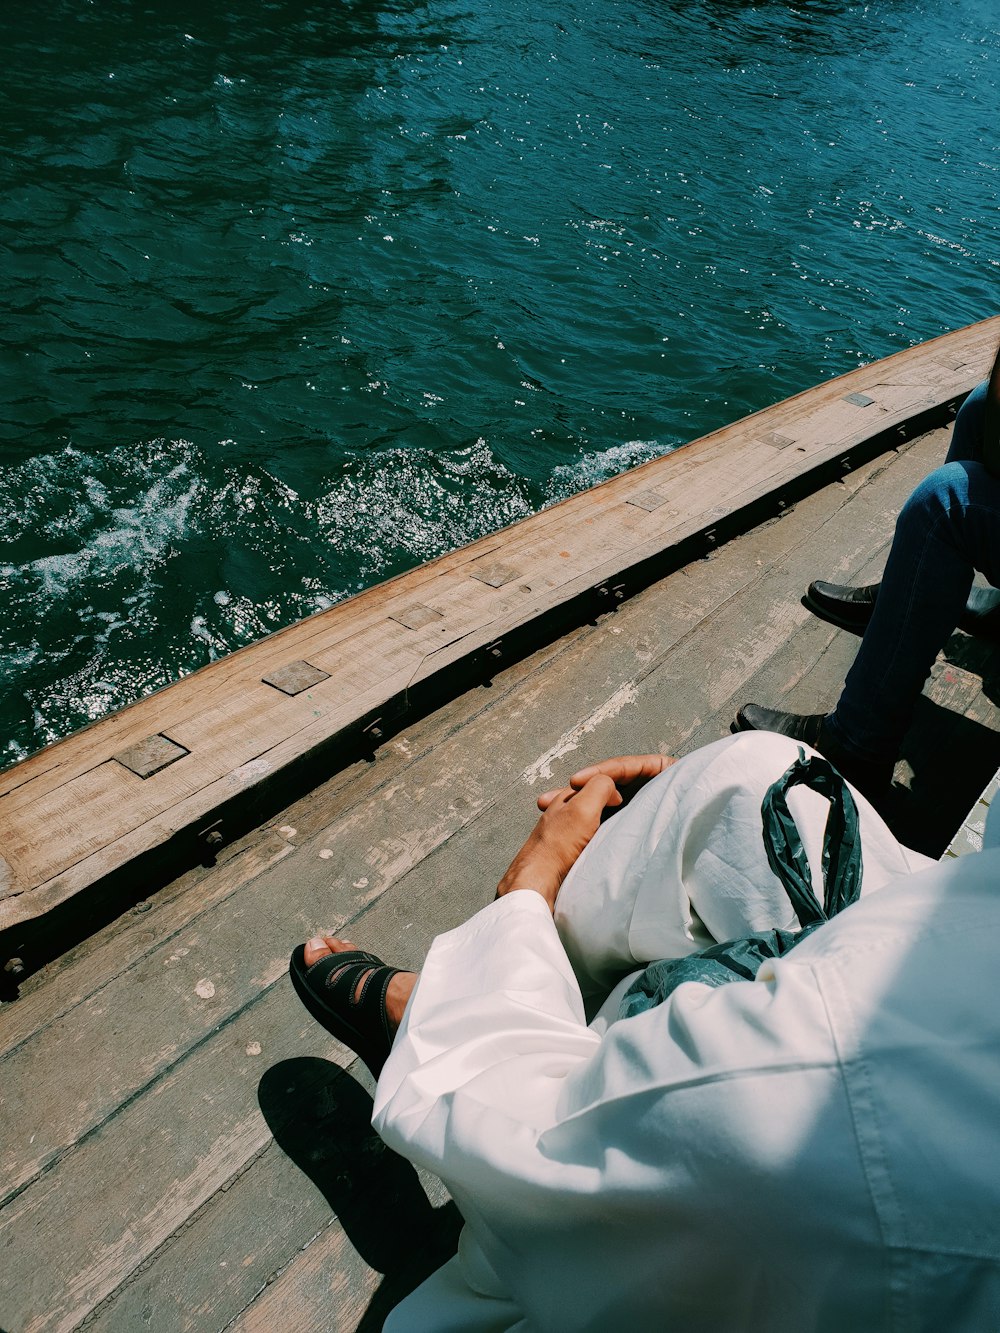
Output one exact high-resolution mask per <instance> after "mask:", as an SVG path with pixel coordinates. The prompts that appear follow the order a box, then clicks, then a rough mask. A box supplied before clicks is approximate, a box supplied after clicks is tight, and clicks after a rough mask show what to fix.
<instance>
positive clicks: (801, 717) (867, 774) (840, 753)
mask: <svg viewBox="0 0 1000 1333" xmlns="http://www.w3.org/2000/svg"><path fill="white" fill-rule="evenodd" d="M826 719H827V714H826V713H783V712H782V711H781V710H780V709H778V708H765V707H763V705H762V704H744V705H743V707H742V708H741V709H740V710H739V712H738V713H737V714H736V720H735V722H734V723H733V725H732V728H731V729H732V730H733V731H734V732H736V731H776V732H777V733H778V735H779V736H788V737H790V738H791V739H792V740H793V741H804V742H805V743H806V745H811V746H812V748H813V749H814V750H818V751H819V752H820V754H821V755H824V756H825V757H826V758H827V759H829V761H830V763H831V764H833V766H834V768H835V769H837V771H838V772H839V773H840V774H841V776H842V777H844V778H846V779H847V781H848V782H849V783H851V785H852V786H854V787H857V789H858V791H860V792H862V793H863V794H864V795H865V796H867V797H868V799H869V801H871V802H872V804H873V805H876V806H877V805H878V804H879V802H880V801H881V800H882V798H883V797H884V796H885V795H886V793H887V792H888V789H889V786H890V784H891V782H892V770H893V768H894V767H895V765H894V764H893V763H892V761H891V760H871V759H860V758H858V757H856V756H855V755H851V754H848V753H847V751H846V750H845V749H844V747H843V746H842V745H840V744H839V743H838V742H837V741H836V740H835V739H834V738H833V736H831V735H830V733H829V731H828V729H827V726H826Z"/></svg>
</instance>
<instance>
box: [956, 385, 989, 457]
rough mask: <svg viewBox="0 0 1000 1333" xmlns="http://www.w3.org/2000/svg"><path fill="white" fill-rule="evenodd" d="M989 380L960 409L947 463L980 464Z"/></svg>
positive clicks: (971, 394) (977, 388)
mask: <svg viewBox="0 0 1000 1333" xmlns="http://www.w3.org/2000/svg"><path fill="white" fill-rule="evenodd" d="M988 388H989V380H983V382H982V384H977V385H976V387H975V388H974V389H973V390H972V392H971V393H970V394H969V396H968V398H966V400H965V402H964V403H963V404H962V406H961V407H960V408H959V409H958V416H957V417H956V418H955V425H954V428H953V429H952V432H951V445H950V446H949V449H948V456H947V457H946V458H945V462H946V463H959V462H962V461H963V460H964V461H966V462H978V461H979V460H980V459H981V458H982V454H983V424H984V422H985V420H986V391H987V389H988Z"/></svg>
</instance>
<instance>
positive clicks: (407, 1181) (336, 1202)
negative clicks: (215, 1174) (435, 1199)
mask: <svg viewBox="0 0 1000 1333" xmlns="http://www.w3.org/2000/svg"><path fill="white" fill-rule="evenodd" d="M257 1100H258V1104H259V1105H260V1111H261V1115H262V1116H263V1117H264V1119H265V1121H266V1122H267V1125H268V1128H269V1129H270V1131H271V1133H272V1134H273V1135H274V1141H275V1143H277V1145H278V1146H279V1147H280V1148H281V1149H282V1151H283V1152H284V1153H285V1154H286V1155H287V1156H288V1157H289V1158H290V1159H291V1161H292V1162H293V1163H294V1164H295V1165H296V1166H297V1167H298V1169H299V1170H300V1171H301V1172H302V1173H303V1174H304V1175H306V1176H308V1178H309V1179H310V1180H311V1181H312V1183H313V1184H314V1185H315V1186H316V1188H317V1189H318V1190H319V1191H320V1193H321V1194H322V1195H323V1197H324V1198H325V1199H326V1201H327V1203H328V1204H329V1205H330V1213H331V1221H332V1219H333V1218H336V1219H337V1220H338V1221H339V1223H340V1226H341V1228H342V1229H343V1231H344V1234H345V1236H346V1237H347V1240H348V1241H349V1242H350V1244H351V1245H352V1246H353V1247H354V1249H355V1250H356V1251H357V1253H358V1255H359V1256H360V1258H361V1259H362V1260H364V1262H365V1263H366V1264H367V1265H368V1267H369V1268H371V1269H372V1270H373V1271H374V1272H376V1273H381V1274H382V1282H381V1284H380V1285H379V1287H378V1290H377V1291H376V1292H375V1295H374V1296H373V1297H372V1299H371V1302H370V1303H369V1305H368V1308H367V1310H366V1311H365V1313H364V1315H363V1316H362V1318H361V1322H360V1323H359V1324H358V1325H357V1333H374V1331H375V1330H377V1329H380V1328H381V1327H382V1324H383V1322H384V1321H385V1319H386V1317H387V1315H388V1314H389V1311H390V1310H392V1308H393V1307H394V1306H395V1305H398V1304H399V1302H400V1301H401V1300H402V1299H403V1297H404V1296H407V1295H409V1293H410V1292H411V1291H413V1290H414V1288H415V1287H417V1286H419V1284H420V1283H421V1282H423V1280H424V1278H426V1277H429V1276H430V1274H431V1273H433V1272H434V1271H435V1269H437V1268H440V1266H441V1265H442V1264H443V1263H444V1262H445V1261H446V1260H447V1259H449V1258H450V1257H451V1256H452V1255H453V1254H454V1253H455V1250H456V1248H457V1245H458V1234H459V1232H460V1231H461V1228H462V1219H461V1217H460V1215H459V1212H458V1209H457V1208H456V1207H455V1205H454V1203H451V1202H448V1203H446V1204H443V1205H442V1206H440V1207H438V1208H435V1207H433V1206H432V1205H431V1203H430V1201H429V1200H428V1198H427V1195H426V1194H425V1193H424V1191H423V1188H422V1186H421V1184H420V1179H419V1177H418V1176H417V1173H416V1171H415V1170H414V1169H413V1167H412V1166H411V1165H410V1163H409V1162H407V1161H406V1160H405V1159H404V1158H402V1157H400V1156H398V1154H396V1153H394V1152H393V1151H392V1150H391V1149H389V1148H387V1147H386V1146H385V1144H384V1143H383V1142H382V1140H381V1139H380V1138H379V1136H378V1135H377V1134H376V1133H375V1131H374V1130H373V1129H372V1126H371V1118H372V1105H373V1103H372V1099H371V1097H370V1096H369V1094H368V1093H367V1092H366V1091H365V1089H364V1088H363V1087H362V1086H361V1085H360V1083H357V1082H355V1080H354V1079H353V1078H352V1077H351V1076H350V1074H348V1073H346V1072H345V1071H344V1070H343V1069H341V1068H340V1067H339V1066H338V1065H335V1064H332V1063H330V1062H329V1061H327V1060H320V1059H317V1058H316V1057H314V1056H300V1057H298V1058H296V1059H292V1060H281V1061H279V1063H278V1064H275V1065H272V1066H271V1067H270V1069H268V1070H267V1072H266V1073H265V1074H264V1076H263V1078H262V1079H261V1080H260V1084H259V1086H258V1089H257Z"/></svg>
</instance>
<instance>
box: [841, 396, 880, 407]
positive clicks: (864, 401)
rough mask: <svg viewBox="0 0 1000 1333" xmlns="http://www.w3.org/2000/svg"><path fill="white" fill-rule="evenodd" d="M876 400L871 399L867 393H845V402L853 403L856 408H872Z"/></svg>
mask: <svg viewBox="0 0 1000 1333" xmlns="http://www.w3.org/2000/svg"><path fill="white" fill-rule="evenodd" d="M874 401H875V399H874V398H869V397H868V395H867V394H866V393H845V394H844V402H845V403H853V404H854V406H855V407H871V405H872V403H874Z"/></svg>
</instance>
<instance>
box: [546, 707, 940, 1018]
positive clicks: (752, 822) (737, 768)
mask: <svg viewBox="0 0 1000 1333" xmlns="http://www.w3.org/2000/svg"><path fill="white" fill-rule="evenodd" d="M798 754H799V746H798V745H797V744H796V743H795V742H794V741H790V740H788V738H787V737H784V736H778V735H775V734H774V733H772V732H743V733H741V734H740V735H738V736H731V737H727V738H726V739H725V740H721V741H717V742H716V743H715V744H714V745H708V746H705V747H704V748H703V749H701V750H697V751H695V752H694V753H693V754H690V755H687V756H686V757H685V758H684V759H681V760H680V761H679V762H678V763H677V764H675V765H674V766H673V767H672V768H669V769H667V771H666V772H665V773H663V774H661V775H660V776H659V777H658V778H655V779H654V780H653V781H652V782H650V783H648V784H647V785H646V786H645V787H644V788H643V789H642V790H641V791H640V792H639V793H638V794H637V796H636V797H635V798H634V799H633V800H632V801H631V803H630V804H629V805H628V806H626V807H625V809H623V810H621V811H619V812H618V813H617V814H615V815H613V816H612V817H611V818H610V819H609V820H607V821H606V822H605V823H604V824H602V825H601V828H600V829H599V830H598V833H597V835H596V837H595V838H594V839H593V840H592V842H591V844H590V846H589V847H588V848H587V849H586V851H585V852H584V854H583V855H582V856H581V857H580V859H579V860H578V861H577V863H576V865H575V866H574V867H573V869H572V870H571V871H570V874H569V875H568V876H567V878H566V882H565V883H564V885H563V887H562V889H561V891H560V894H559V898H558V900H557V903H556V914H555V919H556V926H557V928H558V930H559V933H560V937H561V939H562V942H563V946H564V947H565V949H566V952H567V954H568V955H569V959H570V962H571V963H572V965H573V969H574V971H575V973H576V975H577V978H578V980H579V982H580V986H581V989H582V991H583V993H584V995H585V996H588V997H590V996H594V995H599V994H603V993H606V992H607V991H609V990H610V989H611V988H612V987H613V986H614V985H615V984H616V983H617V982H618V981H619V980H620V979H621V978H622V976H624V975H625V974H627V973H629V972H631V971H634V970H635V968H636V967H644V966H645V965H646V964H647V963H649V962H651V961H652V960H654V959H660V958H677V957H680V956H681V955H683V954H686V953H690V952H692V951H693V950H696V949H701V948H704V947H706V946H707V945H710V944H712V943H714V942H718V941H723V940H729V939H735V938H738V937H739V936H741V935H747V934H750V933H752V932H754V931H758V930H770V929H773V928H775V927H795V926H796V925H797V919H796V917H795V913H794V911H793V909H792V907H791V904H790V902H789V900H788V896H787V894H786V892H785V889H784V887H783V885H782V884H781V882H780V881H779V880H778V879H777V877H776V876H775V875H774V873H773V871H772V870H771V868H770V866H769V865H768V861H767V856H766V853H765V850H764V840H763V822H762V818H761V804H762V802H763V800H764V796H765V793H766V792H767V789H768V788H769V787H770V786H771V784H772V783H773V782H775V781H776V780H777V779H778V778H779V777H780V776H781V775H782V774H783V773H784V772H785V771H786V770H787V769H788V768H789V767H790V765H791V764H793V763H794V762H795V760H796V759H797V758H798ZM856 799H857V803H858V808H859V815H860V820H861V835H862V845H863V859H864V875H863V883H862V891H863V892H871V891H872V890H873V889H875V888H878V887H881V885H882V884H884V883H885V882H886V880H887V879H888V878H890V877H891V876H892V875H895V874H901V873H904V872H906V871H907V870H909V869H912V868H915V866H916V865H917V864H925V863H926V862H925V859H924V858H921V857H916V856H915V854H914V853H911V852H907V851H906V850H905V849H904V848H902V847H900V845H899V844H898V843H897V842H896V840H895V838H893V836H892V834H891V833H890V832H889V830H888V829H887V828H886V827H885V825H884V824H883V822H882V820H881V819H880V818H879V816H878V815H877V814H876V813H875V811H874V810H873V809H872V807H871V806H870V805H869V804H868V802H867V801H865V800H864V798H863V797H861V796H857V797H856ZM788 804H789V809H790V811H791V813H792V815H793V817H794V818H795V821H796V824H797V825H798V828H799V832H800V835H801V836H802V841H803V846H804V849H805V852H806V855H807V857H808V860H809V864H810V868H811V870H812V874H813V883H814V885H815V887H816V892H817V896H818V897H819V898H820V900H822V874H821V870H820V865H821V858H822V841H823V832H824V829H825V826H826V817H827V813H828V810H829V805H828V803H827V801H826V800H824V798H823V797H821V796H819V795H817V794H816V793H815V792H813V791H810V790H808V789H807V788H804V787H795V788H793V789H792V790H791V792H790V793H789V796H788Z"/></svg>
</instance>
